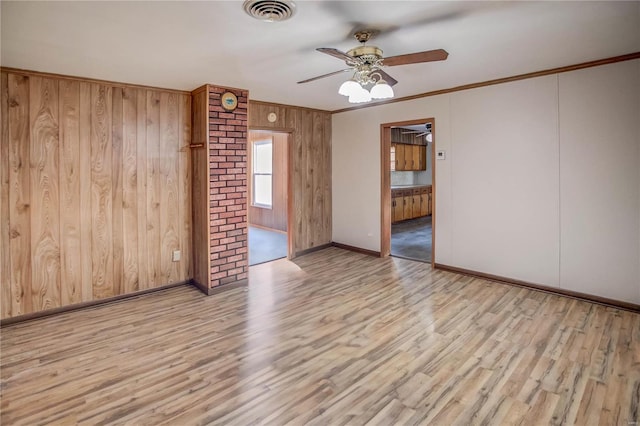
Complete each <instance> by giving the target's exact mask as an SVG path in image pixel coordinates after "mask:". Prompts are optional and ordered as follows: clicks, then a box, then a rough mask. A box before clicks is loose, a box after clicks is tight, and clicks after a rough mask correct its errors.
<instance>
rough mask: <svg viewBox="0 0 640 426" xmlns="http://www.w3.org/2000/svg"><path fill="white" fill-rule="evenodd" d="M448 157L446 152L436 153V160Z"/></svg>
mask: <svg viewBox="0 0 640 426" xmlns="http://www.w3.org/2000/svg"><path fill="white" fill-rule="evenodd" d="M445 157H446V155H445V151H444V150H442V151H436V160H444V159H445Z"/></svg>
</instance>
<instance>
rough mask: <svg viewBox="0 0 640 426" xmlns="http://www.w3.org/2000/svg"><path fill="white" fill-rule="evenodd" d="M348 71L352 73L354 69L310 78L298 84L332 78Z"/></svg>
mask: <svg viewBox="0 0 640 426" xmlns="http://www.w3.org/2000/svg"><path fill="white" fill-rule="evenodd" d="M347 71H352V69H351V68H345V69H343V70H340V71H334V72H330V73H329V74H323V75H319V76H317V77H313V78H308V79H306V80H302V81H299V82H298V84H302V83H308V82H310V81H314V80H319V79H321V78H325V77H331V76H332V75H336V74H341V73H343V72H347Z"/></svg>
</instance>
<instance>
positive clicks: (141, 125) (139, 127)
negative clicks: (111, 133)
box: [136, 89, 149, 290]
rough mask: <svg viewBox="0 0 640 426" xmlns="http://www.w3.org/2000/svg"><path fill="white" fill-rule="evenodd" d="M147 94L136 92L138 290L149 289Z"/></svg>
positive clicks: (139, 90) (141, 91)
mask: <svg viewBox="0 0 640 426" xmlns="http://www.w3.org/2000/svg"><path fill="white" fill-rule="evenodd" d="M147 160H148V159H147V92H146V90H143V89H137V90H136V177H137V181H136V193H137V200H138V206H137V222H138V288H139V289H140V290H144V289H147V288H149V268H148V258H147V257H148V246H147Z"/></svg>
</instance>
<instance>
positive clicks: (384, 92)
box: [371, 80, 393, 99]
mask: <svg viewBox="0 0 640 426" xmlns="http://www.w3.org/2000/svg"><path fill="white" fill-rule="evenodd" d="M371 97H372V98H373V99H387V98H393V89H392V88H391V86H389V85H388V84H387V82H386V81H384V80H380V81H378V82H377V83H376V84H375V86H373V87H372V88H371Z"/></svg>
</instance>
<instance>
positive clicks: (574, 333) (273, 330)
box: [0, 107, 640, 425]
mask: <svg viewBox="0 0 640 426" xmlns="http://www.w3.org/2000/svg"><path fill="white" fill-rule="evenodd" d="M129 109H131V111H132V110H133V108H132V107H131V108H129ZM128 150H129V148H127V150H125V151H128ZM131 187H132V189H133V187H134V186H133V185H131ZM249 280H250V284H249V286H248V287H246V288H235V289H232V290H228V291H226V292H223V293H220V294H217V295H214V296H210V297H206V296H204V295H202V294H201V293H200V292H199V291H197V290H195V289H194V288H192V287H187V286H184V287H177V288H173V289H168V290H164V291H161V292H158V293H153V294H149V295H145V296H141V297H137V298H135V299H130V300H126V301H120V302H116V303H111V304H108V305H104V306H98V307H93V308H90V309H85V310H80V311H75V312H69V313H65V314H60V315H56V316H52V317H48V318H43V319H40V320H35V321H31V322H25V323H19V324H15V325H12V326H8V327H5V328H3V329H2V333H1V335H0V343H1V344H2V351H3V352H2V359H1V361H0V380H1V383H0V391H1V392H2V399H1V401H0V409H1V414H0V416H1V417H0V420H1V421H2V422H3V423H5V424H51V423H55V424H74V423H78V424H153V425H158V424H170V425H178V424H179V425H183V424H184V425H187V424H221V425H222V424H293V425H302V424H310V425H314V424H318V425H326V424H331V425H341V424H349V425H352V424H356V425H359V424H381V425H388V424H408V425H409V424H464V425H467V424H472V425H476V424H477V425H481V424H487V425H492V424H531V425H537V424H549V423H551V424H592V423H603V424H624V425H626V424H627V423H628V422H633V421H637V418H638V413H637V411H638V399H639V398H640V365H639V363H638V358H639V355H638V354H637V353H636V351H637V349H638V347H639V346H638V345H639V344H640V315H638V314H634V313H630V312H625V311H620V310H617V309H613V308H607V307H603V306H600V305H595V304H591V303H588V302H581V301H576V300H572V299H568V298H563V297H561V296H555V295H550V294H546V293H538V292H535V291H532V290H527V289H520V288H513V287H507V286H503V285H500V284H495V283H490V282H488V281H485V280H481V279H476V278H469V277H463V276H461V275H457V274H453V273H450V272H443V271H437V270H436V271H433V270H432V269H431V267H430V266H429V265H428V264H423V263H418V262H411V261H408V260H403V259H390V258H387V259H380V258H374V257H370V256H366V255H362V254H357V253H352V252H346V251H343V250H340V249H337V248H329V249H325V250H322V251H319V252H315V253H311V254H308V255H305V256H302V257H300V258H298V259H296V260H295V263H294V262H289V261H287V260H279V261H276V262H272V263H267V264H262V265H258V266H255V267H252V268H250V277H249ZM516 334H517V335H516Z"/></svg>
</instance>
